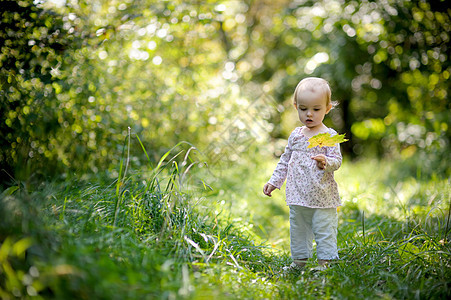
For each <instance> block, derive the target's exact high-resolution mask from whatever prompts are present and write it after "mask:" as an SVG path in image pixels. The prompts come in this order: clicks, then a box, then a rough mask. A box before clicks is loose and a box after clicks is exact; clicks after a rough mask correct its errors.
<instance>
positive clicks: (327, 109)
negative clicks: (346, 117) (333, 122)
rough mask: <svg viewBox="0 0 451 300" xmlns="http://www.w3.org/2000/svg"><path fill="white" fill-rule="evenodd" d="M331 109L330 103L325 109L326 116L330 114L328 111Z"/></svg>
mask: <svg viewBox="0 0 451 300" xmlns="http://www.w3.org/2000/svg"><path fill="white" fill-rule="evenodd" d="M331 109H332V103H330V104H329V105H328V106H327V107H326V114H328V113H329V112H330V110H331Z"/></svg>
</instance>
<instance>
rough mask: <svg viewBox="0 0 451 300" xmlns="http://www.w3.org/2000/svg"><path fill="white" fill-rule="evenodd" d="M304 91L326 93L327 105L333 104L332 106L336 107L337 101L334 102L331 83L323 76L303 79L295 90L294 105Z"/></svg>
mask: <svg viewBox="0 0 451 300" xmlns="http://www.w3.org/2000/svg"><path fill="white" fill-rule="evenodd" d="M304 91H310V92H313V93H316V92H321V93H324V95H325V96H326V106H329V105H331V104H332V107H334V106H336V104H337V103H336V102H335V101H333V102H332V100H331V97H332V92H331V90H330V86H329V83H328V82H327V81H326V80H324V79H322V78H318V77H307V78H304V79H302V80H301V81H300V82H299V83H298V85H297V86H296V89H295V90H294V106H297V102H298V101H297V100H298V97H299V95H300V94H301V93H302V92H304Z"/></svg>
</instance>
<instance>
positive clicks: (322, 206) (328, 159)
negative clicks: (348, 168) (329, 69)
mask: <svg viewBox="0 0 451 300" xmlns="http://www.w3.org/2000/svg"><path fill="white" fill-rule="evenodd" d="M294 106H295V107H296V110H297V111H298V114H299V120H300V121H301V122H302V123H303V124H304V126H302V127H297V128H295V129H294V130H293V132H292V133H291V135H290V137H289V138H288V145H287V146H286V148H285V152H284V153H283V154H282V156H281V157H280V161H279V163H278V164H277V167H276V169H275V170H274V173H273V175H272V177H271V178H270V180H269V181H268V183H266V184H265V186H264V188H263V193H264V194H265V195H267V196H269V197H271V193H272V192H273V191H274V190H275V189H276V188H277V189H280V188H281V186H282V185H283V183H284V181H285V179H286V180H287V184H286V202H287V205H288V206H289V208H290V247H291V257H292V259H293V263H292V264H291V265H290V266H289V267H285V268H284V269H285V270H295V269H300V268H302V267H303V266H305V264H306V262H307V260H308V259H309V258H311V257H312V252H313V238H314V239H315V241H316V245H317V247H316V250H317V257H318V263H319V265H320V267H321V268H325V267H326V266H327V263H328V262H330V261H331V260H334V259H338V250H337V207H338V206H340V205H341V200H340V197H339V195H338V188H337V183H336V182H335V180H334V173H333V172H334V171H335V170H337V169H338V168H339V167H340V165H341V161H342V156H341V153H340V147H339V144H336V145H335V146H334V147H318V146H317V147H313V148H307V146H308V145H309V142H308V139H309V138H310V137H312V136H315V135H317V134H319V133H330V134H332V135H335V134H337V132H335V130H333V129H331V128H328V127H326V126H325V125H324V124H323V120H324V117H325V115H326V114H328V113H329V111H330V110H331V109H332V106H333V105H332V102H331V91H330V87H329V84H328V83H327V81H326V80H324V79H321V78H316V77H309V78H305V79H303V80H301V82H299V84H298V85H297V87H296V90H295V92H294Z"/></svg>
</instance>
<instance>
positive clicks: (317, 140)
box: [307, 133, 347, 148]
mask: <svg viewBox="0 0 451 300" xmlns="http://www.w3.org/2000/svg"><path fill="white" fill-rule="evenodd" d="M346 141H347V139H345V135H344V134H336V135H332V134H330V133H320V134H317V135H315V136H312V137H311V138H309V140H308V142H309V145H308V146H307V148H313V147H316V146H319V147H335V145H336V144H339V143H343V142H346Z"/></svg>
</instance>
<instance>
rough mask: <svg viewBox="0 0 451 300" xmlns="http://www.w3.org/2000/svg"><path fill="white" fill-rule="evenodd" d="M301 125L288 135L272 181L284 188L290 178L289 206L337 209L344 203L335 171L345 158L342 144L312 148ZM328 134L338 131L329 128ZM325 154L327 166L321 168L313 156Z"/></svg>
mask: <svg viewBox="0 0 451 300" xmlns="http://www.w3.org/2000/svg"><path fill="white" fill-rule="evenodd" d="M303 129H304V127H297V128H296V129H294V130H293V132H292V133H291V135H290V137H289V138H288V145H287V146H286V148H285V152H284V153H283V154H282V156H281V157H280V161H279V163H278V164H277V167H276V169H275V170H274V173H273V175H272V176H271V179H270V180H269V181H268V182H269V183H270V184H272V185H273V186H275V187H276V188H278V189H280V188H281V187H282V185H283V183H284V181H285V179H287V185H286V201H287V205H300V206H306V207H310V208H334V207H338V206H340V205H341V200H340V196H339V195H338V187H337V183H336V182H335V179H334V173H333V172H334V171H335V170H337V169H338V168H339V167H340V165H341V161H342V156H341V152H340V145H339V144H337V145H336V146H335V147H318V146H316V147H313V148H310V149H308V148H307V146H308V145H309V143H308V139H309V138H308V137H306V136H305V135H304V134H303V133H302V130H303ZM327 132H328V133H330V134H332V135H336V134H337V132H336V131H335V130H333V129H331V128H328V131H327ZM318 154H324V155H325V156H326V167H325V169H320V168H318V166H317V163H316V161H315V160H314V159H312V156H315V155H318Z"/></svg>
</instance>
